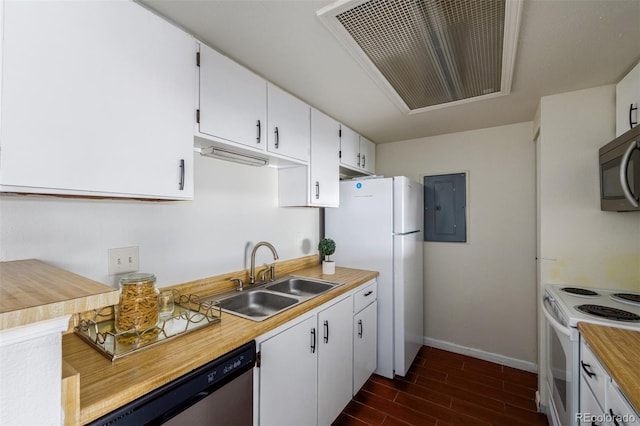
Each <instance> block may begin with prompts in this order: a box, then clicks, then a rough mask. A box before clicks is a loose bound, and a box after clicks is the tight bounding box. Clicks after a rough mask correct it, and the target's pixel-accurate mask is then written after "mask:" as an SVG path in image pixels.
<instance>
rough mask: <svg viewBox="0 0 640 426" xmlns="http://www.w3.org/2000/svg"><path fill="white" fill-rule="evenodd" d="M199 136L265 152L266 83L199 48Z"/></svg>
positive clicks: (206, 49) (225, 58)
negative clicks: (202, 135) (206, 136)
mask: <svg viewBox="0 0 640 426" xmlns="http://www.w3.org/2000/svg"><path fill="white" fill-rule="evenodd" d="M199 130H200V133H203V134H206V135H209V136H212V137H214V138H216V139H220V140H222V141H225V142H233V143H238V144H242V145H246V146H250V147H253V148H256V149H260V150H264V149H265V145H266V143H265V141H266V137H265V133H266V131H267V83H266V81H265V80H263V79H262V78H260V77H259V76H257V75H255V74H253V73H252V72H251V71H249V70H248V69H246V68H244V67H242V66H241V65H239V64H237V63H235V62H234V61H232V60H231V59H229V58H227V57H226V56H223V55H222V54H220V53H218V52H216V51H215V50H213V49H211V48H210V47H208V46H205V45H200V123H199Z"/></svg>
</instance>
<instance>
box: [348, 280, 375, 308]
mask: <svg viewBox="0 0 640 426" xmlns="http://www.w3.org/2000/svg"><path fill="white" fill-rule="evenodd" d="M377 297H378V294H377V286H376V281H373V282H372V283H371V284H370V285H367V286H365V287H364V288H363V289H361V290H358V291H357V292H356V293H355V294H354V295H353V312H355V313H358V312H360V311H361V310H363V309H364V308H366V307H367V306H368V305H369V304H370V303H371V302H373V301H374V300H376V298H377Z"/></svg>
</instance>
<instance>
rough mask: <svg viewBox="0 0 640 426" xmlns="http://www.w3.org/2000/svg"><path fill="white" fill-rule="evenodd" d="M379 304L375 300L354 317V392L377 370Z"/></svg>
mask: <svg viewBox="0 0 640 426" xmlns="http://www.w3.org/2000/svg"><path fill="white" fill-rule="evenodd" d="M377 308H378V305H377V302H376V301H374V302H373V303H372V304H370V305H369V306H367V307H366V308H365V309H363V310H362V311H361V312H359V313H357V314H356V315H354V317H353V394H354V395H355V394H356V393H358V391H359V390H360V388H362V386H363V385H364V384H365V382H366V381H367V380H369V377H371V374H373V372H374V371H375V370H376V368H377V366H378V364H377V362H378V357H377V353H376V351H377V345H378V342H377V332H378V327H377V324H378V309H377Z"/></svg>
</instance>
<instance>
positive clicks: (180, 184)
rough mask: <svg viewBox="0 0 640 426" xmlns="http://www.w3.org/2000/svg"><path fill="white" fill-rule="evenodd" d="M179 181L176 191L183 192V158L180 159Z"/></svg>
mask: <svg viewBox="0 0 640 426" xmlns="http://www.w3.org/2000/svg"><path fill="white" fill-rule="evenodd" d="M178 167H179V168H180V181H179V182H178V189H179V190H180V191H184V158H181V159H180V165H179V166H178Z"/></svg>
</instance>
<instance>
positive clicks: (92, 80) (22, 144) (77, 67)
mask: <svg viewBox="0 0 640 426" xmlns="http://www.w3.org/2000/svg"><path fill="white" fill-rule="evenodd" d="M3 6H4V22H3V69H2V129H1V134H0V144H1V149H2V151H1V152H2V156H1V160H0V161H1V163H0V170H1V172H2V177H1V179H2V180H1V184H2V189H3V190H7V189H8V188H10V190H15V191H18V192H44V193H60V194H77V195H83V194H97V195H106V196H133V197H152V198H176V199H183V198H192V197H193V182H192V178H191V177H192V176H193V121H194V116H195V113H194V111H193V104H194V92H195V84H196V72H195V69H196V68H195V62H194V57H195V54H196V43H195V40H194V39H193V38H192V37H191V36H189V35H188V34H186V33H184V32H183V31H181V30H180V29H178V28H177V27H175V26H173V25H171V24H169V23H168V22H166V21H165V20H163V19H161V18H160V17H158V16H156V15H154V14H153V13H151V12H149V11H148V10H146V9H144V8H142V7H141V6H139V5H137V4H136V3H133V2H128V1H109V2H76V1H69V2H67V1H51V2H30V1H24V2H23V1H8V2H4V3H3Z"/></svg>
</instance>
